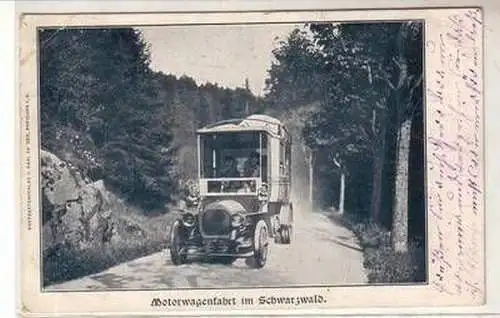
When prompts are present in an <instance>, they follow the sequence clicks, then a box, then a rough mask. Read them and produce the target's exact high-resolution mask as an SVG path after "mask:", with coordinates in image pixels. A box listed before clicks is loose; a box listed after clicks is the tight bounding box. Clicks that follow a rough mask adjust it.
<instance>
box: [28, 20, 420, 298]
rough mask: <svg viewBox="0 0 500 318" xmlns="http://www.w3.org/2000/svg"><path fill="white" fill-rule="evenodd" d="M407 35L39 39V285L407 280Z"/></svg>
mask: <svg viewBox="0 0 500 318" xmlns="http://www.w3.org/2000/svg"><path fill="white" fill-rule="evenodd" d="M423 26H424V22H423V21H420V20H402V21H383V22H380V21H352V22H351V21H350V22H342V23H335V22H331V23H327V22H322V23H303V24H229V25H195V26H148V27H130V28H125V27H119V28H111V27H110V28H57V29H55V28H41V29H39V31H38V44H39V74H40V79H39V81H40V82H39V85H40V86H39V94H40V97H39V98H40V101H39V103H40V110H39V112H40V115H39V116H40V134H41V135H40V147H41V149H40V175H41V178H40V182H41V198H42V216H43V217H42V220H41V224H40V226H41V229H42V230H41V245H42V248H41V253H42V263H41V266H42V272H43V276H42V279H43V281H42V282H41V284H42V285H43V289H44V290H45V291H86V290H87V291H92V290H134V289H141V290H142V289H155V290H156V289H158V290H162V289H196V288H217V289H220V288H244V287H263V288H265V287H287V286H290V287H301V286H338V285H364V284H399V283H405V284H419V283H425V282H426V227H425V219H426V207H425V196H426V189H425V185H424V178H425V171H424V167H425V160H424V142H423V138H424V129H423V128H424V124H423V118H424V99H423V86H424V76H423V67H424V61H423V53H424V50H423V38H424V30H423Z"/></svg>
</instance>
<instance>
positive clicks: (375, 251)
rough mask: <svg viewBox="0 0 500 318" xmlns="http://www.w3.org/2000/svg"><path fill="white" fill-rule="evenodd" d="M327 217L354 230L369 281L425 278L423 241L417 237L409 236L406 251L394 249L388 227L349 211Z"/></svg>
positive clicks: (403, 280) (385, 282) (413, 280)
mask: <svg viewBox="0 0 500 318" xmlns="http://www.w3.org/2000/svg"><path fill="white" fill-rule="evenodd" d="M330 218H331V219H332V220H333V221H334V222H336V223H338V224H341V225H343V226H345V227H346V228H348V229H350V230H351V231H353V233H354V234H355V235H356V237H357V238H358V240H359V243H360V246H361V248H362V250H363V258H364V263H363V265H364V267H365V268H366V270H367V275H368V282H369V283H370V284H376V283H378V284H381V283H382V284H387V283H416V282H425V281H426V266H425V265H426V263H425V256H426V255H425V245H424V244H423V243H421V242H420V241H418V240H416V239H410V242H409V246H408V251H407V252H406V253H395V252H394V251H393V250H392V247H391V234H390V231H387V230H385V229H383V228H382V227H380V226H378V225H377V224H375V223H373V222H370V221H366V220H361V219H355V218H353V217H350V216H349V215H339V214H335V213H333V214H331V215H330Z"/></svg>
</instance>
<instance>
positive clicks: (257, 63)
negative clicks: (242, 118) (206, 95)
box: [140, 24, 299, 96]
mask: <svg viewBox="0 0 500 318" xmlns="http://www.w3.org/2000/svg"><path fill="white" fill-rule="evenodd" d="M298 26H299V25H294V24H274V25H273V24H266V25H203V26H157V27H144V28H140V30H141V31H142V33H143V35H144V38H145V40H146V41H147V42H148V43H149V44H150V45H151V68H152V69H153V70H155V71H162V72H163V73H165V74H174V75H176V76H178V77H180V76H182V75H187V76H189V77H192V78H193V79H194V80H195V81H196V82H197V84H199V85H200V84H203V83H206V82H211V83H217V84H218V85H219V86H223V87H228V88H236V87H244V86H245V79H246V78H248V81H249V87H250V90H251V91H252V92H253V93H254V94H255V95H261V96H262V95H263V94H264V88H265V78H266V77H267V70H268V69H269V67H270V66H271V61H272V59H273V56H272V50H273V48H275V47H277V44H278V42H279V41H280V40H285V39H286V37H287V35H288V34H289V33H290V32H291V31H292V30H293V29H294V28H295V27H298Z"/></svg>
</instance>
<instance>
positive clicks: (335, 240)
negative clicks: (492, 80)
mask: <svg viewBox="0 0 500 318" xmlns="http://www.w3.org/2000/svg"><path fill="white" fill-rule="evenodd" d="M328 240H329V241H331V242H333V243H335V244H337V245H340V246H343V247H347V248H349V249H351V250H355V251H358V252H362V251H363V250H362V249H361V248H359V247H357V246H352V245H349V244H346V243H344V242H341V241H339V240H337V239H334V238H329V239H328Z"/></svg>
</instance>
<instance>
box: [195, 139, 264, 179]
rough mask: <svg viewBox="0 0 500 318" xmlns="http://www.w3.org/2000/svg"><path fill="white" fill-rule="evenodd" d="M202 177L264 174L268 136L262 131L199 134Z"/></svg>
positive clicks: (252, 176) (239, 176) (242, 176)
mask: <svg viewBox="0 0 500 318" xmlns="http://www.w3.org/2000/svg"><path fill="white" fill-rule="evenodd" d="M200 160H201V162H200V167H201V177H202V178H260V177H264V178H265V176H266V174H267V138H266V135H265V134H264V133H261V132H237V133H234V132H233V133H218V134H203V135H200Z"/></svg>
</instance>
